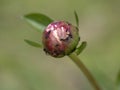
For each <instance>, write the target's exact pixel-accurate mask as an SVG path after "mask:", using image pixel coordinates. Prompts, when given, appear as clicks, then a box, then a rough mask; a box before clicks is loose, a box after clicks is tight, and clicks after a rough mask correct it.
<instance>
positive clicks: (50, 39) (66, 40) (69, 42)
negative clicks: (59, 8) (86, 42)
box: [42, 21, 80, 57]
mask: <svg viewBox="0 0 120 90" xmlns="http://www.w3.org/2000/svg"><path fill="white" fill-rule="evenodd" d="M42 39H43V40H42V41H43V46H44V51H45V52H46V53H48V54H50V55H51V56H53V57H63V56H65V55H69V54H70V53H72V52H73V51H74V50H75V49H76V46H77V45H78V42H79V40H80V37H79V32H78V28H77V27H75V26H73V25H72V24H70V23H68V22H65V21H57V22H52V23H50V24H49V25H48V26H47V27H46V28H45V30H44V32H43V38H42Z"/></svg>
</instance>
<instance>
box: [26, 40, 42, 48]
mask: <svg viewBox="0 0 120 90" xmlns="http://www.w3.org/2000/svg"><path fill="white" fill-rule="evenodd" d="M24 41H25V42H26V43H27V44H29V45H30V46H33V47H37V48H42V44H39V43H37V42H34V41H31V40H27V39H24Z"/></svg>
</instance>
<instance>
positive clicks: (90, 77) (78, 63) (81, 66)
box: [69, 52, 101, 90]
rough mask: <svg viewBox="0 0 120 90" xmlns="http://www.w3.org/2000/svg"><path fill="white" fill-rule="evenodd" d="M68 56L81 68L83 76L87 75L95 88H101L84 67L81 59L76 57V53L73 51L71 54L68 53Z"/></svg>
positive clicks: (96, 89)
mask: <svg viewBox="0 0 120 90" xmlns="http://www.w3.org/2000/svg"><path fill="white" fill-rule="evenodd" d="M69 57H70V58H71V59H72V60H73V62H74V63H75V64H76V65H77V66H78V67H79V68H80V69H81V70H82V72H83V73H84V74H85V76H86V77H87V79H88V80H89V82H90V83H91V84H92V85H93V87H94V88H95V90H101V89H100V87H99V85H98V84H97V82H96V80H95V79H94V78H93V76H92V74H91V73H90V72H89V70H88V69H87V68H86V67H85V65H84V64H83V63H82V62H81V60H80V59H79V58H78V57H77V55H76V53H74V52H73V53H72V54H70V55H69Z"/></svg>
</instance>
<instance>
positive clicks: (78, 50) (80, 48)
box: [75, 41, 87, 55]
mask: <svg viewBox="0 0 120 90" xmlns="http://www.w3.org/2000/svg"><path fill="white" fill-rule="evenodd" d="M86 46H87V42H86V41H83V42H82V43H81V45H80V46H79V47H78V48H77V49H76V51H75V53H76V54H77V55H79V54H80V53H81V52H82V51H83V50H84V49H85V47H86Z"/></svg>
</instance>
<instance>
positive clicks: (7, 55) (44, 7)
mask: <svg viewBox="0 0 120 90" xmlns="http://www.w3.org/2000/svg"><path fill="white" fill-rule="evenodd" d="M74 10H76V11H77V12H78V15H79V19H80V31H79V33H80V36H81V41H84V40H85V41H87V42H88V46H87V48H86V49H85V50H84V52H83V53H82V54H81V55H80V56H79V57H80V58H81V60H82V62H83V63H84V64H85V65H86V67H87V68H88V69H89V70H90V72H91V73H92V75H93V76H94V77H95V79H96V80H97V82H98V83H99V84H100V86H101V87H102V90H115V89H116V77H117V74H118V72H119V70H120V0H0V90H94V89H93V87H92V86H91V84H90V83H89V82H88V80H87V79H86V77H85V76H84V75H83V73H82V72H81V71H80V70H79V68H78V67H77V66H76V65H75V64H74V63H73V62H72V61H71V60H70V59H69V58H68V57H64V58H60V59H56V58H53V57H50V56H48V55H46V54H45V53H44V52H43V50H42V49H38V48H34V47H31V46H29V45H28V44H26V43H25V42H24V39H30V40H34V41H38V42H40V40H41V35H40V33H39V32H37V31H36V30H35V29H34V28H32V27H31V26H29V24H27V23H26V22H25V20H24V19H23V18H22V17H23V15H25V14H29V13H34V12H35V13H43V14H46V15H48V16H50V17H51V18H53V19H54V20H66V21H69V22H71V23H73V24H75V19H74V14H73V12H74Z"/></svg>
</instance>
